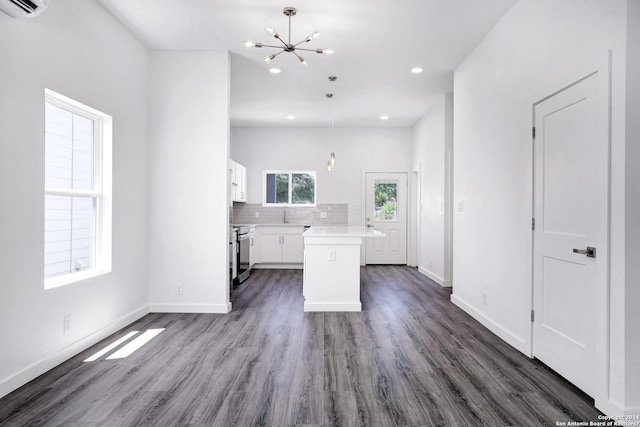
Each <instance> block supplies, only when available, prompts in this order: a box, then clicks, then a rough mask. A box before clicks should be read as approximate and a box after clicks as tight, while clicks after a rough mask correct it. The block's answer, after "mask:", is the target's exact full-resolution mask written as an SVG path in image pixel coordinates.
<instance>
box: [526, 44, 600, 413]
mask: <svg viewBox="0 0 640 427" xmlns="http://www.w3.org/2000/svg"><path fill="white" fill-rule="evenodd" d="M611 57H612V52H611V51H607V52H606V54H599V55H595V56H594V57H592V58H586V59H585V60H584V61H583V62H582V63H581V64H578V65H576V66H572V67H569V68H568V69H565V72H564V73H562V76H556V78H555V79H551V80H552V81H550V82H547V84H546V85H545V86H544V87H540V88H537V89H536V90H535V91H533V92H532V93H531V95H530V96H529V102H528V103H527V105H530V106H531V107H530V108H531V109H530V110H529V114H530V116H529V119H528V120H527V121H528V122H529V123H531V127H530V128H529V132H530V133H529V141H530V144H531V145H530V149H531V151H530V153H529V155H530V165H531V170H530V180H531V181H530V186H529V187H530V191H531V193H530V196H531V206H530V207H531V217H532V219H533V218H534V214H535V202H536V201H535V191H534V190H535V189H534V183H535V155H534V138H533V134H532V129H533V126H534V125H535V107H536V105H537V104H539V103H541V102H543V101H545V100H547V99H549V98H551V97H553V96H554V95H556V94H558V93H560V92H562V91H563V90H565V89H567V88H569V87H571V86H573V85H574V84H576V83H578V82H579V81H581V80H583V79H585V78H586V77H588V76H590V75H593V74H596V75H597V76H598V94H597V109H598V110H597V115H598V120H599V122H600V123H601V125H600V126H599V128H598V138H599V139H600V140H601V141H605V143H606V144H607V153H608V158H607V160H606V162H607V177H606V179H607V184H606V189H607V196H606V198H607V202H606V203H607V206H606V211H607V213H606V231H605V232H606V238H605V247H604V251H602V252H603V253H602V255H603V256H604V257H605V259H606V261H605V262H604V268H603V269H602V270H603V271H601V272H599V275H598V278H597V279H596V286H595V298H596V301H597V303H596V309H595V313H594V317H595V329H596V330H595V345H594V347H595V375H596V380H595V384H596V385H595V392H594V396H592V397H593V398H594V400H595V402H596V406H599V402H601V403H602V404H604V403H605V402H606V401H609V400H610V394H611V392H610V367H609V362H610V356H609V353H610V323H611V322H610V316H611V301H610V279H611V276H610V275H611V194H612V192H611V149H612V135H611V126H612V124H611V119H612V118H611V115H612V113H611V108H612V107H611V93H612V92H611V86H612V71H611V67H612V59H611ZM533 246H534V230H533V227H532V229H531V247H530V255H531V266H530V271H531V288H530V290H531V292H530V294H529V295H528V299H529V304H528V306H529V307H530V309H531V311H532V312H533V309H534V298H533V296H534V286H535V283H534V247H533ZM600 254H601V252H600V251H598V255H600ZM533 329H534V322H533V321H531V323H530V329H529V345H528V346H527V353H528V354H527V355H528V356H529V357H531V358H533V338H534V335H533V332H534V331H533Z"/></svg>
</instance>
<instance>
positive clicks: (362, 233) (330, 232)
mask: <svg viewBox="0 0 640 427" xmlns="http://www.w3.org/2000/svg"><path fill="white" fill-rule="evenodd" d="M302 235H303V236H304V237H384V236H385V234H384V233H383V232H381V231H377V230H374V229H372V228H367V227H364V226H361V225H312V226H311V227H310V228H309V229H308V230H307V231H305V232H304V233H302Z"/></svg>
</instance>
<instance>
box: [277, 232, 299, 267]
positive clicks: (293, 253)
mask: <svg viewBox="0 0 640 427" xmlns="http://www.w3.org/2000/svg"><path fill="white" fill-rule="evenodd" d="M282 238H283V239H284V243H283V244H282V262H286V263H302V262H303V261H304V239H303V237H302V235H298V234H289V235H285V236H282Z"/></svg>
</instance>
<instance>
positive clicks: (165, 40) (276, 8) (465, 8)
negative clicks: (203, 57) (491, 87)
mask: <svg viewBox="0 0 640 427" xmlns="http://www.w3.org/2000/svg"><path fill="white" fill-rule="evenodd" d="M516 1H517V0H481V1H480V0H396V1H393V0H348V1H347V0H322V1H313V2H312V1H309V0H279V1H275V0H187V1H185V0H136V1H131V0H99V2H100V3H101V4H102V5H103V6H104V7H106V8H107V9H108V10H109V11H110V12H111V13H112V14H113V15H114V16H116V18H118V19H119V20H120V21H121V22H122V23H123V24H124V25H125V26H126V27H127V28H129V29H130V30H131V31H132V32H133V33H134V34H136V35H137V36H138V37H139V38H140V39H141V40H142V41H143V42H144V43H145V44H146V45H147V46H149V47H150V48H152V49H173V50H175V49H179V50H180V49H185V50H202V49H215V50H220V49H223V50H228V51H229V52H230V53H231V123H232V125H233V126H328V124H329V123H330V120H331V118H332V117H333V120H334V123H335V126H336V127H340V126H411V125H413V124H415V123H416V122H417V121H418V120H419V119H420V117H422V116H423V115H424V114H425V113H426V112H427V111H428V109H429V108H430V107H431V106H432V105H433V103H434V100H435V98H434V97H436V96H438V95H442V94H445V93H447V92H450V91H451V90H452V88H453V86H452V85H453V69H454V68H455V67H456V65H457V64H458V63H459V62H460V61H461V60H462V59H463V58H464V57H465V56H466V55H467V54H468V53H469V52H470V51H471V50H472V49H473V48H474V47H475V46H476V45H477V44H478V43H479V42H480V40H482V38H483V37H484V36H485V35H486V34H487V33H488V32H489V31H490V30H491V28H492V27H493V26H494V25H495V24H496V23H497V22H498V20H499V19H500V18H501V17H502V16H504V14H505V13H506V12H507V10H508V9H509V8H510V7H511V6H512V5H513V4H514V3H515V2H516ZM285 6H292V7H295V8H296V9H297V10H298V12H297V15H296V16H294V17H292V19H291V32H292V34H291V39H292V42H298V41H300V40H302V39H303V38H304V37H305V36H307V35H308V34H311V33H313V32H314V31H318V32H320V34H321V36H320V37H319V38H318V39H316V40H312V41H311V42H309V43H308V44H306V46H304V47H308V48H313V49H315V48H329V47H330V48H333V49H334V50H335V55H333V56H326V55H319V54H316V53H314V52H303V53H304V55H303V56H304V57H305V59H307V61H308V62H309V66H308V67H307V68H305V67H303V66H301V65H300V64H299V63H298V61H297V60H296V58H295V57H294V56H293V54H291V53H283V54H281V55H280V56H278V57H277V58H276V59H275V60H274V61H273V62H272V63H271V64H270V65H266V64H265V63H264V61H263V58H264V57H265V56H266V55H268V54H269V53H271V52H276V51H275V50H273V49H268V48H262V49H257V48H246V47H244V46H243V44H242V43H243V42H244V41H245V40H252V41H258V42H263V43H265V44H274V45H275V44H277V40H275V39H273V38H272V37H270V36H269V35H268V34H267V33H266V32H265V31H264V27H265V25H267V24H270V25H272V26H273V27H274V28H275V29H276V30H277V31H278V32H279V33H280V35H281V36H282V37H283V38H285V39H286V37H287V35H288V19H287V17H286V16H284V15H283V13H282V10H283V8H284V7H285ZM271 66H277V67H279V68H281V69H282V73H281V74H279V75H272V74H270V73H269V72H268V69H269V68H270V67H271ZM415 66H419V67H422V68H423V69H424V72H423V73H422V74H419V75H414V74H412V73H411V72H410V69H411V68H412V67H415ZM330 75H335V76H337V77H338V80H337V81H336V82H334V83H330V82H329V81H328V76H330ZM328 92H331V93H333V94H334V97H333V98H332V99H331V100H328V99H327V98H326V97H325V94H326V93H328ZM290 114H292V115H295V117H296V119H295V120H287V119H286V116H287V115H290ZM382 114H387V115H389V117H390V118H389V120H387V121H384V122H383V121H381V120H380V119H379V117H380V116H381V115H382Z"/></svg>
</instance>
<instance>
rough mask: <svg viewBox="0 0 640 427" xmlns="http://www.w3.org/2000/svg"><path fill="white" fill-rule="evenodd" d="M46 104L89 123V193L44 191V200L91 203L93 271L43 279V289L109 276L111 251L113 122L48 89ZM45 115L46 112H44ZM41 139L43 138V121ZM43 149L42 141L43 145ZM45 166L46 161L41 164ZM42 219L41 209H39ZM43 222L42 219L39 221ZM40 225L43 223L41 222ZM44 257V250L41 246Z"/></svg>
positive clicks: (53, 188) (67, 189)
mask: <svg viewBox="0 0 640 427" xmlns="http://www.w3.org/2000/svg"><path fill="white" fill-rule="evenodd" d="M47 104H50V105H53V106H55V107H58V108H61V109H63V110H65V111H68V112H70V113H73V114H76V115H79V116H82V117H85V118H87V119H89V120H91V121H93V189H92V190H78V189H73V188H60V187H46V186H43V187H44V197H43V200H44V199H46V197H47V196H62V197H78V198H86V199H92V200H93V199H95V218H94V228H95V230H94V231H95V238H94V248H93V252H94V253H93V268H91V269H87V270H82V271H79V272H71V273H68V274H62V275H60V276H55V277H50V278H44V263H43V275H42V276H43V279H44V289H45V290H47V289H53V288H57V287H59V286H63V285H67V284H71V283H75V282H78V281H82V280H86V279H89V278H91V277H96V276H100V275H103V274H107V273H109V272H111V261H112V260H111V258H112V254H111V248H112V163H113V158H112V145H113V119H112V117H111V116H109V115H108V114H105V113H103V112H101V111H98V110H96V109H95V108H92V107H89V106H87V105H85V104H82V103H80V102H78V101H75V100H73V99H71V98H68V97H66V96H64V95H61V94H59V93H57V92H54V91H52V90H50V89H45V96H44V103H43V106H44V108H45V109H46V106H47ZM45 114H46V112H45ZM44 123H45V125H44V135H43V137H44V138H46V119H45V122H44ZM44 146H45V149H46V139H45V141H44ZM45 165H46V160H45ZM43 215H44V209H43ZM43 219H44V218H43ZM43 222H44V221H43ZM43 255H44V246H43Z"/></svg>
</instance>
